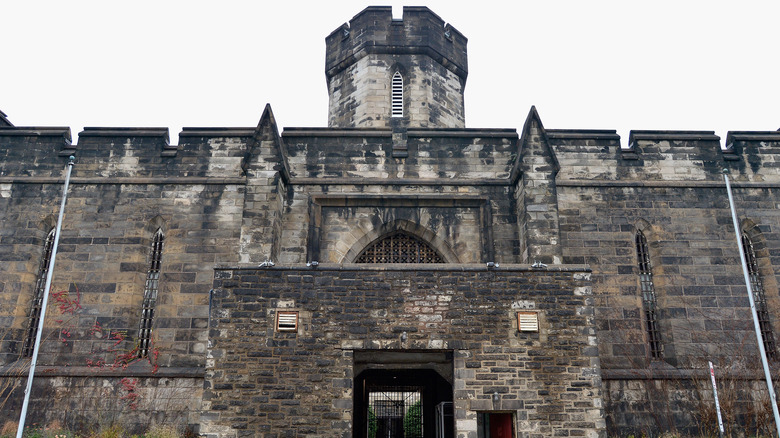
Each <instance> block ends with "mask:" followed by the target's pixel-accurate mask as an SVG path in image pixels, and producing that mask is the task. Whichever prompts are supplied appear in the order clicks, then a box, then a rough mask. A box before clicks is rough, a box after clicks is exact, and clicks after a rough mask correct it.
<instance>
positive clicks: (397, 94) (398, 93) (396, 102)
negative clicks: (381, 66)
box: [392, 72, 404, 117]
mask: <svg viewBox="0 0 780 438" xmlns="http://www.w3.org/2000/svg"><path fill="white" fill-rule="evenodd" d="M392 90H393V91H392V106H393V108H392V116H393V117H403V116H404V78H403V76H401V73H400V72H395V74H394V75H393V87H392Z"/></svg>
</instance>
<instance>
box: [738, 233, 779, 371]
mask: <svg viewBox="0 0 780 438" xmlns="http://www.w3.org/2000/svg"><path fill="white" fill-rule="evenodd" d="M742 250H743V251H744V253H745V261H747V267H748V276H749V277H750V288H751V289H753V300H754V301H755V304H756V313H757V314H758V326H759V328H760V329H761V340H762V341H763V342H764V350H766V355H767V357H770V358H775V357H776V356H777V353H776V350H777V349H776V348H775V337H774V335H773V334H772V325H771V324H770V322H769V309H768V307H767V303H766V295H765V294H764V286H763V284H762V282H761V275H760V274H759V273H758V261H757V260H756V251H755V248H753V241H752V240H751V239H750V237H748V235H747V234H745V233H742Z"/></svg>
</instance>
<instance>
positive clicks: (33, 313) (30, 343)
mask: <svg viewBox="0 0 780 438" xmlns="http://www.w3.org/2000/svg"><path fill="white" fill-rule="evenodd" d="M53 249H54V228H52V229H51V231H49V234H48V235H46V241H45V242H44V244H43V257H41V264H40V266H39V267H38V281H36V283H35V291H33V299H32V304H31V305H30V314H29V319H28V323H29V325H28V326H27V336H26V337H25V338H24V348H23V349H22V354H23V355H24V357H31V356H32V354H33V350H34V349H35V338H36V337H37V336H38V324H39V323H40V320H41V307H42V306H43V295H44V294H45V293H46V291H45V290H44V289H45V288H46V276H47V274H48V273H49V262H50V261H51V253H52V250H53Z"/></svg>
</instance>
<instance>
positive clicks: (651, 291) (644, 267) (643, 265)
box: [636, 231, 663, 359]
mask: <svg viewBox="0 0 780 438" xmlns="http://www.w3.org/2000/svg"><path fill="white" fill-rule="evenodd" d="M636 256H637V261H638V264H639V285H640V289H641V292H642V307H643V310H644V314H645V324H646V325H647V341H648V344H649V346H650V356H651V357H652V358H653V359H661V358H662V357H663V345H662V344H661V333H660V331H659V330H658V307H657V302H656V297H655V288H654V287H653V272H652V269H651V266H650V253H649V252H648V251H647V239H646V238H645V235H644V233H642V232H641V231H637V233H636Z"/></svg>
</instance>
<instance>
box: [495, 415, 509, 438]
mask: <svg viewBox="0 0 780 438" xmlns="http://www.w3.org/2000/svg"><path fill="white" fill-rule="evenodd" d="M490 438H513V435H512V414H490Z"/></svg>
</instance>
